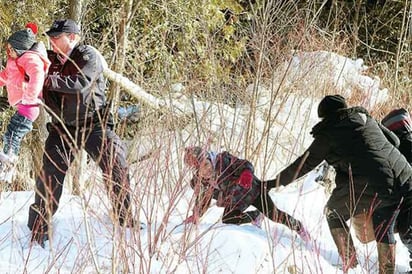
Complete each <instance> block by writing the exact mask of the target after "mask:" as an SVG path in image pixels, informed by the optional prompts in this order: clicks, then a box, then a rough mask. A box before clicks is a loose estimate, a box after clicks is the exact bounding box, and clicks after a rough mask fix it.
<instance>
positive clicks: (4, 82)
mask: <svg viewBox="0 0 412 274" xmlns="http://www.w3.org/2000/svg"><path fill="white" fill-rule="evenodd" d="M36 33H37V26H36V25H35V24H33V23H29V24H27V25H26V29H24V30H20V31H17V32H15V33H13V34H12V35H11V36H10V37H9V38H8V39H7V64H6V68H5V69H4V70H2V71H0V86H6V88H7V97H8V101H9V104H10V105H11V106H15V107H16V108H17V111H16V113H14V115H13V116H12V117H11V119H10V122H9V124H8V126H7V130H6V132H5V134H4V136H3V151H2V152H0V163H1V168H0V180H3V181H7V182H11V180H12V176H13V173H14V163H15V161H16V159H17V156H18V154H19V150H20V143H21V140H22V138H23V137H24V136H25V135H26V134H27V133H28V132H30V131H31V130H32V129H33V122H34V121H35V120H36V118H37V117H38V116H39V111H40V108H39V107H40V99H39V98H40V97H41V92H42V88H43V82H44V79H45V76H46V73H47V71H48V68H49V66H50V61H49V60H48V59H47V53H46V48H45V47H44V45H43V44H42V43H41V42H37V41H36V36H35V35H36Z"/></svg>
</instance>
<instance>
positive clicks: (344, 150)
mask: <svg viewBox="0 0 412 274" xmlns="http://www.w3.org/2000/svg"><path fill="white" fill-rule="evenodd" d="M389 134H390V131H389V130H387V129H386V128H384V127H383V126H381V125H380V124H379V123H378V122H377V121H376V120H375V119H373V118H372V117H371V116H370V115H369V114H368V112H367V111H366V110H365V109H364V108H361V107H354V108H346V109H341V110H339V111H337V112H336V113H334V114H333V115H330V116H328V117H326V118H325V119H323V120H322V121H321V122H319V123H318V124H317V125H315V126H314V127H313V129H312V135H313V137H314V140H313V142H312V144H311V145H310V146H309V148H308V149H307V150H306V152H305V153H304V154H303V155H302V156H300V157H299V158H298V159H297V160H296V161H294V162H293V163H292V164H291V165H289V166H288V167H287V168H285V169H284V170H283V171H282V172H281V173H280V174H279V176H278V178H277V180H278V184H280V185H287V184H289V183H291V182H292V181H293V180H294V179H296V178H299V177H301V176H303V175H305V174H306V173H308V172H309V171H311V170H312V169H314V168H315V167H316V166H318V165H319V164H320V163H321V162H322V161H323V160H326V161H327V162H328V164H330V165H332V166H333V167H334V168H335V170H336V179H335V183H336V188H335V189H334V190H333V192H332V195H331V197H330V199H329V201H328V204H327V206H328V207H329V208H331V209H333V210H334V211H336V212H339V213H340V214H342V215H343V216H345V217H346V218H348V217H349V216H350V215H348V214H353V213H358V212H361V211H363V210H364V209H369V208H372V207H374V206H376V205H377V203H378V202H379V206H389V205H391V206H392V205H397V204H399V202H400V201H401V199H402V198H403V199H404V200H406V201H407V203H408V205H409V206H411V205H412V201H411V200H412V198H411V195H412V180H411V177H412V169H411V166H410V165H409V163H408V162H407V160H406V159H405V157H404V156H403V155H402V154H401V153H400V152H399V150H398V149H397V148H396V147H395V146H394V145H393V144H392V143H393V141H392V140H389V139H390V138H393V135H391V136H389ZM388 137H389V139H388ZM395 138H396V137H395ZM391 141H392V143H391ZM352 182H353V184H352ZM373 201H375V203H374V202H373Z"/></svg>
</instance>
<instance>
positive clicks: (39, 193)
mask: <svg viewBox="0 0 412 274" xmlns="http://www.w3.org/2000/svg"><path fill="white" fill-rule="evenodd" d="M48 130H49V136H48V137H47V140H46V143H45V151H44V154H43V167H42V170H41V174H40V176H39V177H38V178H37V180H36V190H35V192H36V193H35V201H34V204H32V205H31V206H30V209H29V221H28V226H29V228H30V229H31V230H32V231H33V230H34V229H36V230H38V229H40V230H41V231H43V232H44V231H47V225H48V223H49V221H50V220H51V217H52V216H53V214H54V213H55V212H56V211H57V208H58V206H59V201H60V198H61V195H62V191H63V182H64V178H65V176H66V172H67V170H68V168H69V166H70V164H71V163H72V161H73V160H74V156H73V153H74V152H76V151H78V150H79V149H85V151H86V152H87V154H88V155H89V156H90V157H91V159H93V160H94V161H95V162H96V163H98V165H99V167H100V168H101V170H102V172H103V176H104V181H105V184H106V188H107V190H108V192H109V197H110V198H111V200H112V202H113V208H114V210H115V213H116V214H117V215H115V216H119V221H120V223H122V222H124V220H125V218H129V216H128V215H127V214H129V212H130V181H129V174H128V173H129V167H128V164H127V162H126V150H125V147H124V145H123V142H122V141H121V139H120V138H119V136H117V134H116V133H115V132H114V131H113V130H112V129H111V128H110V127H108V126H107V127H104V128H102V127H101V126H100V125H94V126H92V127H90V128H87V129H83V130H80V129H78V128H75V127H68V131H69V132H67V131H65V130H64V129H63V127H62V126H60V125H58V124H48Z"/></svg>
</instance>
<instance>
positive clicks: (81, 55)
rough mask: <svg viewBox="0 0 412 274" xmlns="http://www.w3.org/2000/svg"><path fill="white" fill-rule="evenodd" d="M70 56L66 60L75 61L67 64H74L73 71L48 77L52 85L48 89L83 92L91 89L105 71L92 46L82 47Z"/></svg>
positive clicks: (62, 91) (75, 92)
mask: <svg viewBox="0 0 412 274" xmlns="http://www.w3.org/2000/svg"><path fill="white" fill-rule="evenodd" d="M70 58H73V59H72V60H71V59H70ZM70 58H69V59H68V60H67V61H66V62H73V64H65V65H70V66H72V67H73V73H72V74H70V75H67V76H66V75H61V74H59V73H55V74H51V75H49V76H48V77H47V82H48V83H49V85H50V86H49V87H48V89H50V90H53V91H56V92H61V93H69V94H77V93H79V92H80V93H82V92H83V91H85V90H89V88H90V87H91V86H92V85H93V84H94V83H95V80H96V79H97V78H98V77H99V75H100V74H101V73H103V66H102V63H101V59H100V58H99V57H98V56H97V53H96V51H95V50H94V49H93V48H91V47H82V49H81V50H78V52H76V55H75V56H70Z"/></svg>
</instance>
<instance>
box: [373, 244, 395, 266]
mask: <svg viewBox="0 0 412 274" xmlns="http://www.w3.org/2000/svg"><path fill="white" fill-rule="evenodd" d="M377 245H378V261H379V274H394V273H395V256H396V253H395V252H396V248H395V244H386V243H377Z"/></svg>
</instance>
